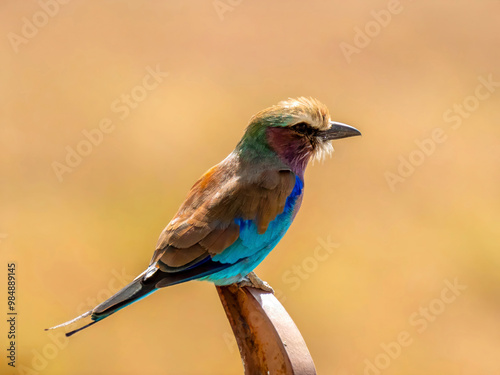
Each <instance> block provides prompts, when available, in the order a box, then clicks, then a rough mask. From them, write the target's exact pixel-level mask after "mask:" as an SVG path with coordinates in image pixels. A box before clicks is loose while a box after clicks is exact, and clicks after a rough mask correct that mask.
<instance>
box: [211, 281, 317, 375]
mask: <svg viewBox="0 0 500 375" xmlns="http://www.w3.org/2000/svg"><path fill="white" fill-rule="evenodd" d="M217 292H218V293H219V297H220V300H221V302H222V306H223V307H224V310H225V311H226V315H227V318H228V320H229V323H230V324H231V328H232V329H233V333H234V336H235V337H236V342H237V343H238V347H239V349H240V354H241V359H242V361H243V366H244V367H245V374H246V375H264V374H269V375H291V374H293V375H315V374H316V369H315V367H314V362H313V360H312V358H311V354H310V353H309V350H308V349H307V345H306V343H305V341H304V339H303V338H302V335H301V334H300V332H299V330H298V328H297V326H296V325H295V323H294V322H293V320H292V318H290V315H288V313H287V312H286V310H285V308H284V307H283V305H281V303H280V302H279V301H278V299H277V298H276V297H275V296H274V295H273V294H272V293H268V292H264V291H263V290H260V289H255V288H251V287H243V288H239V287H238V286H236V285H229V286H222V287H221V286H218V287H217Z"/></svg>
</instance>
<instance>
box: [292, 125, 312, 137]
mask: <svg viewBox="0 0 500 375" xmlns="http://www.w3.org/2000/svg"><path fill="white" fill-rule="evenodd" d="M291 128H292V129H293V130H294V131H296V132H297V133H300V134H304V135H312V134H315V133H316V129H314V128H313V127H312V126H310V125H308V124H306V123H305V122H300V123H298V124H295V125H293V126H292V127H291Z"/></svg>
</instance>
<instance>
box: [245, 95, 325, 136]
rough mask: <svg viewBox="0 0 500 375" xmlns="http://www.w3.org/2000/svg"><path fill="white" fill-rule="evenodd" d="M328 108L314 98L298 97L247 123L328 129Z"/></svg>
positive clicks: (259, 114) (260, 113) (285, 101)
mask: <svg viewBox="0 0 500 375" xmlns="http://www.w3.org/2000/svg"><path fill="white" fill-rule="evenodd" d="M329 121H330V113H329V112H328V108H327V107H326V106H325V105H324V104H323V103H321V102H320V101H318V100H316V99H314V98H306V97H299V98H296V99H292V98H290V99H288V100H283V101H281V102H279V103H278V104H276V105H273V106H272V107H269V108H266V109H264V110H262V111H260V112H258V113H257V114H255V115H254V116H253V117H252V118H251V119H250V123H249V128H251V127H252V126H259V125H260V126H262V125H264V126H283V127H288V126H290V127H291V126H294V125H297V124H300V123H305V124H307V125H309V126H311V127H312V128H315V129H317V130H325V129H328V127H329V126H330V125H329Z"/></svg>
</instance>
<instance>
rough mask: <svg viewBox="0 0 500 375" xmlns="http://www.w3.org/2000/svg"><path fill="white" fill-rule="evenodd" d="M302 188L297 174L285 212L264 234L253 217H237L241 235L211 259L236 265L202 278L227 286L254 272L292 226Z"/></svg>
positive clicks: (272, 222) (236, 221)
mask: <svg viewBox="0 0 500 375" xmlns="http://www.w3.org/2000/svg"><path fill="white" fill-rule="evenodd" d="M303 187H304V185H303V182H302V181H301V180H300V178H299V177H296V180H295V186H294V189H293V191H292V193H291V194H290V196H288V198H287V200H286V204H285V209H284V211H283V213H281V214H280V215H278V216H277V217H276V218H275V219H274V220H273V221H271V222H270V223H269V226H268V228H267V230H266V232H265V233H263V234H259V233H258V231H257V225H256V224H255V222H254V221H253V220H241V219H236V220H235V223H236V224H238V225H239V226H240V237H239V238H238V239H237V240H236V242H235V243H233V244H232V245H231V246H229V247H228V248H227V249H225V250H224V251H223V252H222V253H220V254H217V255H215V256H214V257H213V258H212V260H213V261H215V262H220V263H225V264H227V263H234V264H233V265H232V266H229V267H227V268H225V269H223V270H221V271H219V272H215V273H213V274H211V275H208V276H205V277H202V278H200V279H199V280H207V281H211V282H213V283H214V284H216V285H228V284H232V283H235V282H238V281H240V280H241V279H243V278H244V277H245V276H246V275H247V274H249V273H250V272H252V271H253V270H254V269H255V267H257V266H258V265H259V263H260V262H262V260H264V258H265V257H266V256H267V255H268V254H269V253H270V252H271V250H272V249H273V248H274V247H275V246H276V245H277V244H278V242H279V241H280V240H281V238H282V237H283V236H284V235H285V233H286V231H287V230H288V228H289V227H290V224H291V223H292V221H293V219H294V217H295V214H296V212H297V210H298V208H299V205H300V201H301V199H300V198H301V195H302V190H303Z"/></svg>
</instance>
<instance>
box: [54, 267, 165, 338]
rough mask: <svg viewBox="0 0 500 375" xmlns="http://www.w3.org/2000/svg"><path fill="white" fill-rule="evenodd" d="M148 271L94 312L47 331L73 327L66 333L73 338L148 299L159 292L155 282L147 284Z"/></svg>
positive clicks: (95, 308)
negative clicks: (125, 308)
mask: <svg viewBox="0 0 500 375" xmlns="http://www.w3.org/2000/svg"><path fill="white" fill-rule="evenodd" d="M146 272H148V270H146V271H144V273H142V274H141V275H139V276H138V277H137V278H136V279H135V280H134V281H132V282H131V283H130V284H128V285H127V286H126V287H124V288H123V289H121V290H120V291H118V292H117V293H116V294H115V295H113V296H112V297H110V298H109V299H107V300H106V301H104V302H102V303H101V304H99V305H97V306H96V307H94V308H93V309H92V310H90V311H87V312H86V313H85V314H82V315H80V316H79V317H76V318H75V319H73V320H70V321H68V322H66V323H62V324H59V325H57V326H54V327H52V328H47V329H46V330H51V329H57V328H63V327H67V329H68V328H69V327H70V326H72V325H74V324H75V325H76V326H75V327H72V328H71V330H70V331H69V332H66V336H71V335H73V334H75V333H77V332H78V331H81V330H82V329H85V328H87V327H90V326H91V325H93V324H95V323H97V322H98V321H100V320H102V319H104V318H107V317H108V316H110V315H111V314H114V313H115V312H117V311H118V310H121V309H123V308H124V307H126V306H128V305H130V304H132V303H134V302H137V301H139V300H140V299H142V298H144V297H146V296H147V295H149V294H151V293H153V292H154V291H156V290H157V288H156V283H155V282H146V281H145V280H144V279H145V278H144V277H143V276H144V274H145V273H146Z"/></svg>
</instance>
